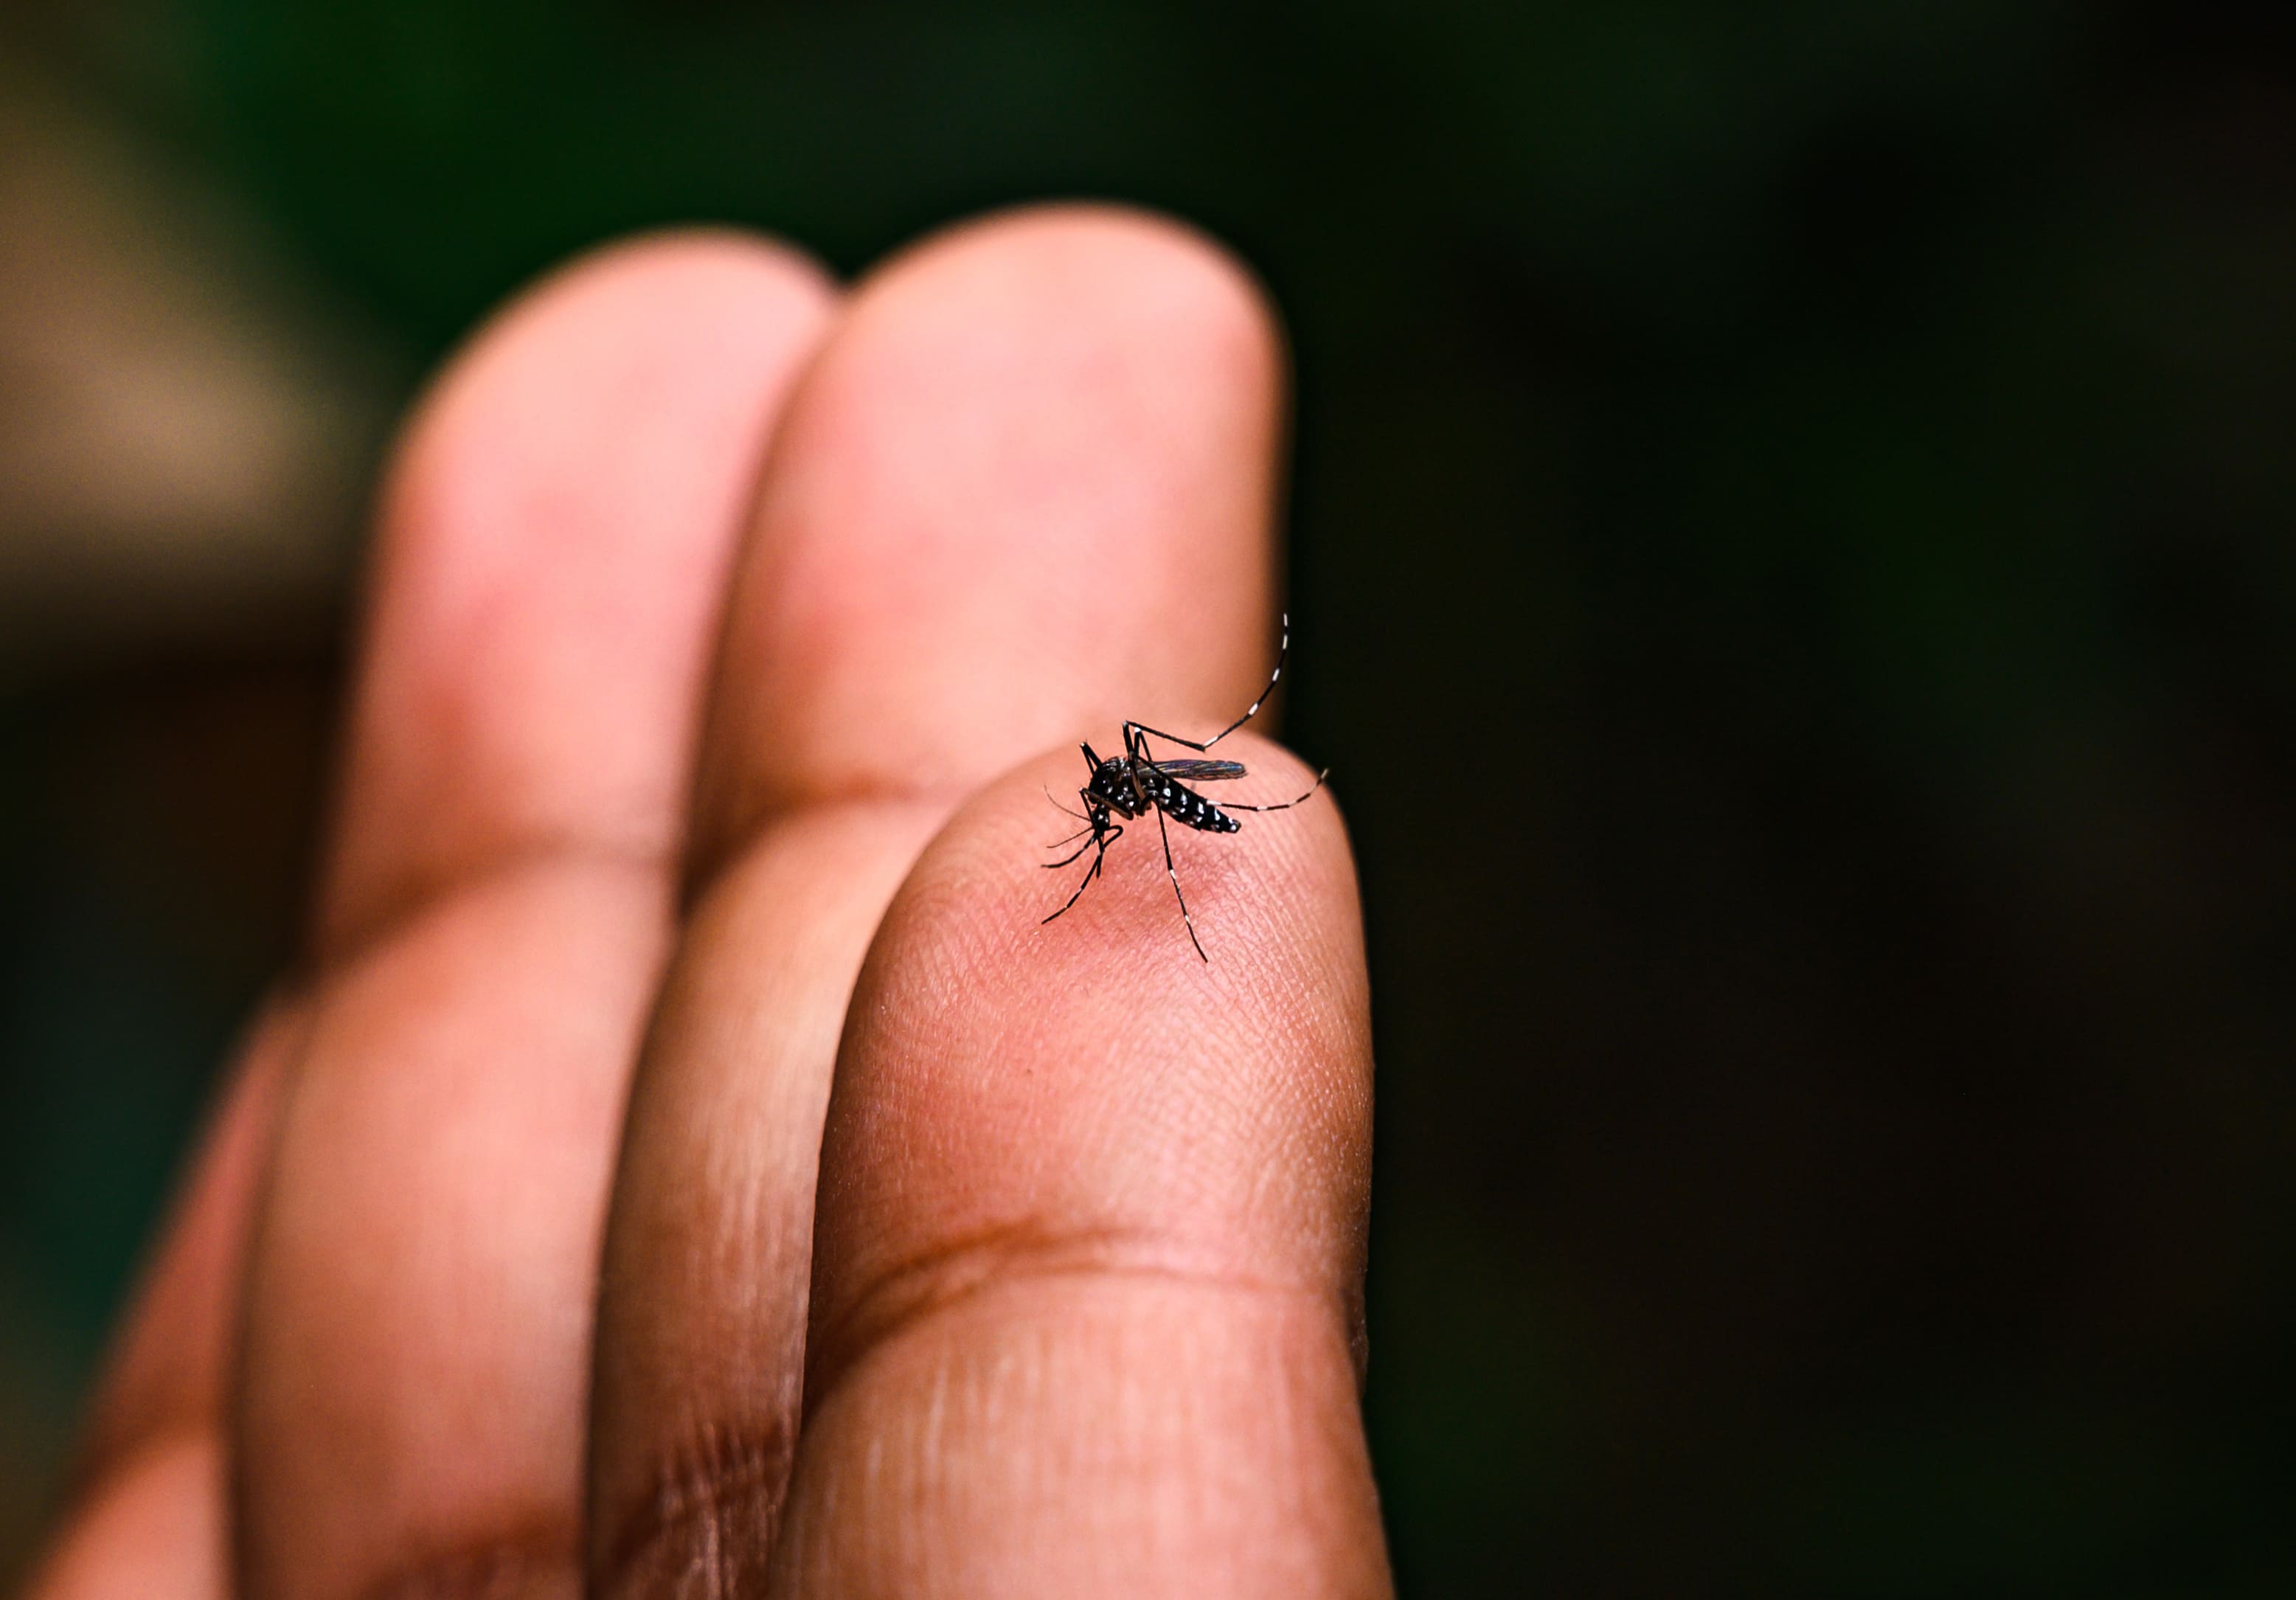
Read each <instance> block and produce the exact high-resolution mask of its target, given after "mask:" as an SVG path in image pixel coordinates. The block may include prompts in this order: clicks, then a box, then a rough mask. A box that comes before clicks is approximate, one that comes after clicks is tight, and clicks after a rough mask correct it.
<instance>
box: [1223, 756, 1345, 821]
mask: <svg viewBox="0 0 2296 1600" xmlns="http://www.w3.org/2000/svg"><path fill="white" fill-rule="evenodd" d="M1331 775H1332V769H1331V768H1330V767H1324V770H1323V771H1321V772H1319V773H1317V774H1316V781H1315V782H1314V783H1312V784H1308V792H1307V793H1305V794H1303V795H1301V796H1300V798H1299V799H1298V800H1283V801H1280V802H1279V803H1277V804H1275V805H1272V806H1245V805H1239V804H1238V803H1236V802H1235V801H1234V800H1230V801H1228V802H1227V803H1226V804H1225V805H1223V806H1222V807H1221V808H1220V809H1221V810H1223V811H1289V810H1290V809H1291V808H1292V807H1294V806H1297V805H1300V804H1301V803H1303V802H1305V801H1308V800H1313V799H1315V798H1316V790H1318V789H1321V788H1322V787H1323V786H1324V779H1325V778H1327V777H1330V776H1331Z"/></svg>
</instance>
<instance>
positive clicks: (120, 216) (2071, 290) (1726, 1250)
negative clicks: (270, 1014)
mask: <svg viewBox="0 0 2296 1600" xmlns="http://www.w3.org/2000/svg"><path fill="white" fill-rule="evenodd" d="M1074 194H1087V195H1103V196H1115V197H1122V198H1128V199H1133V200H1137V201H1144V202H1147V203H1150V204H1153V205H1156V206H1160V207H1164V208H1167V209H1171V210H1173V211H1176V212H1177V213H1179V214H1180V215H1182V216H1185V217H1190V218H1192V219H1193V220H1195V221H1197V222H1199V223H1201V225H1203V226H1206V227H1208V228H1209V229H1210V230H1211V231H1212V232H1214V233H1216V234H1218V235H1220V236H1221V237H1223V238H1224V239H1226V241H1228V242H1230V243H1231V244H1232V245H1233V246H1234V248H1235V249H1236V250H1239V251H1240V252H1241V253H1242V255H1243V256H1244V257H1246V258H1248V259H1249V260H1250V261H1251V263H1252V264H1253V265H1254V266H1255V267H1257V268H1258V270H1259V272H1260V273H1261V274H1262V275H1264V277H1265V278H1266V280H1267V283H1268V284H1269V285H1270V286H1271V289H1272V291H1273V293H1274V294H1275V297H1276V299H1278V300H1279V302H1280V304H1281V306H1282V308H1283V313H1284V315H1285V317H1286V319H1287V322H1288V324H1289V331H1290V334H1291V338H1292V341H1293V345H1294V348H1295V351H1296V358H1297V365H1298V376H1299V388H1300V399H1299V410H1298V418H1297V432H1296V440H1295V446H1294V449H1295V463H1294V466H1295V487H1294V492H1293V496H1292V503H1291V505H1290V506H1289V508H1288V512H1287V515H1288V516H1289V519H1290V521H1291V527H1292V589H1291V596H1290V598H1291V608H1292V615H1293V619H1294V622H1295V632H1294V661H1295V664H1296V677H1292V676H1291V675H1287V682H1292V683H1295V684H1296V687H1295V688H1294V689H1293V690H1292V698H1291V701H1290V705H1289V713H1288V715H1289V723H1288V727H1287V735H1288V737H1289V738H1290V740H1291V741H1292V743H1294V744H1295V745H1296V746H1297V747H1298V748H1299V749H1300V750H1301V751H1303V752H1305V753H1306V754H1307V755H1308V756H1309V757H1310V758H1311V759H1316V760H1318V761H1327V762H1329V763H1331V765H1332V766H1333V768H1334V771H1335V782H1336V783H1337V784H1339V785H1340V788H1341V794H1342V796H1343V798H1344V800H1345V802H1346V804H1347V806H1348V808H1349V816H1350V818H1351V820H1352V823H1353V825H1354V826H1355V828H1356V830H1357V847H1358V849H1359V851H1360V854H1361V858H1362V864H1363V869H1364V873H1365V892H1366V895H1367V897H1368V900H1369V906H1370V913H1371V924H1370V925H1371V937H1372V956H1373V965H1374V984H1375V1000H1376V1007H1377V1022H1378V1029H1379V1045H1380V1067H1381V1073H1382V1077H1381V1081H1380V1095H1381V1102H1380V1111H1379V1139H1380V1145H1379V1154H1378V1179H1377V1181H1378V1201H1377V1212H1376V1218H1375V1222H1374V1265H1373V1276H1372V1283H1371V1317H1372V1349H1373V1363H1372V1377H1371V1385H1370V1390H1369V1393H1368V1397H1367V1404H1368V1407H1369V1415H1370V1421H1371V1429H1372V1439H1373V1444H1374V1451H1375V1455H1376V1462H1377V1466H1378V1470H1379V1475H1380V1479H1381V1483H1382V1492H1383V1495H1384V1504H1385V1507H1386V1514H1387V1519H1388V1526H1389V1532H1390V1539H1391V1541H1392V1546H1393V1550H1394V1555H1395V1559H1396V1563H1397V1566H1398V1574H1399V1576H1400V1578H1401V1580H1402V1582H1403V1585H1404V1588H1405V1589H1406V1593H1414V1594H1423V1595H1440V1596H1513V1595H1518V1594H1527V1593H1532V1592H1538V1589H1539V1588H1544V1587H1560V1588H1563V1589H1565V1590H1566V1591H1568V1592H1576V1593H1598V1594H1599V1593H1658V1592H1668V1593H1677V1594H1684V1593H1691V1594H1696V1593H1714V1592H1723V1591H1728V1592H1736V1591H1745V1592H1762V1593H1808V1594H1820V1593H1823V1594H1828V1595H1850V1594H1861V1595H1880V1594H1902V1595H1929V1594H1941V1593H1950V1592H1963V1591H1969V1590H1972V1589H1973V1590H1981V1591H1984V1592H1996V1593H1998V1592H2030V1593H2044V1592H2048V1593H2055V1592H2071V1591H2079V1592H2098V1591H2101V1590H2107V1589H2113V1588H2128V1589H2135V1590H2152V1591H2155V1592H2178V1593H2192V1594H2202V1593H2205V1594H2217V1595H2265V1594H2289V1593H2296V1522H2292V1520H2291V1519H2290V1517H2289V1515H2288V1497H2289V1495H2290V1493H2291V1491H2292V1490H2296V1159H2292V1157H2296V29H2292V27H2291V25H2290V24H2289V22H2288V21H2285V20H2282V21H2259V20H2256V19H2253V18H2250V17H2249V16H2248V14H2247V11H2246V9H2245V8H2234V7H2231V6H2220V7H2215V6H2210V5H2209V4H2167V3H2165V0H2163V3H2159V4H2120V5H2112V4H2087V5H2077V4H2071V3H2069V0H1981V3H1980V0H1941V3H1940V0H1930V3H1924V4H1914V3H1911V0H1882V3H1880V4H1848V5H1845V4H1838V3H1836V0H1761V3H1759V4H1748V5H1743V6H1718V5H1713V4H1708V3H1707V0H1620V3H1617V4H1561V3H1555V0H1526V3H1523V4H1469V3H1466V0H1440V3H1435V0H1431V3H1429V4H1419V5H1415V6H1374V5H1369V4H1359V3H1357V0H1326V3H1325V4H1312V5H1311V4H1297V3H1295V4H1273V3H1271V4H1261V5H1252V6H1237V5H1229V4H1210V3H1209V0H1159V3H1154V4H1152V3H1150V0H1112V3H1111V4H1095V5H1076V4H1049V3H1039V4H1021V5H1013V6H1003V7H991V6H988V5H982V4H955V3H953V0H867V3H865V4H824V3H823V0H784V3H783V4H737V3H736V0H675V3H658V4H643V5H642V4H635V3H633V0H582V3H580V4H559V5H546V4H541V3H540V0H486V3H478V0H387V3H386V0H340V3H337V4H325V5H315V4H291V3H290V0H71V3H67V0H45V3H37V0H34V3H28V0H0V906H4V919H0V1584H4V1582H5V1578H6V1575H7V1574H8V1573H9V1572H10V1571H13V1570H14V1569H15V1567H16V1566H17V1564H18V1563H20V1562H21V1559H22V1557H23V1555H24V1554H25V1552H26V1550H27V1548H28V1546H29V1540H30V1538H31V1537H32V1531H33V1529H34V1527H35V1525H36V1523H37V1519H38V1518H39V1517H40V1515H41V1514H42V1507H43V1506H44V1505H45V1501H46V1497H48V1496H49V1495H50V1494H51V1493H52V1492H53V1487H54V1483H55V1474H56V1473H57V1471H58V1469H59V1465H60V1463H61V1456H62V1452H63V1450H64V1449H65V1448H66V1445H67V1438H68V1431H69V1428H70V1423H71V1418H72V1415H73V1413H74V1410H75V1408H76V1406H77V1404H78V1399H79V1397H80V1395H81V1393H82V1391H83V1387H84V1385H85V1383H86V1381H87V1379H88V1376H89V1374H90V1372H91V1370H92V1366H93V1363H94V1359H95V1357H96V1354H97V1350H98V1347H99V1342H100V1340H101V1338H102V1331H103V1329H104V1327H105V1325H106V1323H107V1320H108V1319H109V1317H111V1313H112V1311H113V1309H114V1308H115V1307H116V1305H117V1303H118V1301H119V1295H120V1293H121V1291H122V1286H123V1282H124V1278H125V1275H126V1274H127V1272H128V1271H129V1269H130V1268H131V1266H132V1264H133V1261H134V1258H135V1251H136V1250H137V1247H138V1243H139V1241H140V1240H141V1239H142V1237H143V1235H144V1233H145V1230H146V1229H147V1227H148V1226H149V1225H150V1223H151V1221H152V1217H153V1215H154V1210H155V1208H156V1207H157V1206H158V1205H159V1203H160V1199H161V1196H162V1194H164V1192H165V1190H166V1187H167V1186H168V1182H169V1180H170V1177H171V1174H172V1170H173V1168H174V1166H175V1164H176V1161H178V1159H179V1157H180V1155H181V1153H182V1152H183V1150H184V1143H185V1140H186V1138H187V1137H188V1136H189V1132H190V1130H191V1129H192V1128H193V1124H194V1120H195V1119H196V1117H197V1115H198V1114H199V1110H200V1107H201V1104H202V1096H203V1095H204V1094H205V1093H206V1091H207V1088H208V1086H209V1079H210V1074H211V1071H212V1070H213V1067H214V1064H215V1063H216V1061H217V1056H218V1054H219V1053H220V1052H221V1051H222V1050H223V1049H224V1047H225V1044H226V1041H227V1039H228V1038H229V1036H230V1034H231V1032H232V1030H233V1029H234V1026H235V1023H236V1022H237V1020H238V1019H239V1018H240V1017H241V1016H242V1014H243V1013H244V1012H245V1010H246V1008H247V1006H248V1005H249V1002H250V998H251V997H253V996H254V995H255V994H256V992H257V991H258V987H259V986H260V985H261V983H262V982H263V981H264V978H265V975H266V972H270V971H272V970H273V969H274V968H275V967H276V966H277V965H278V964H280V963H281V962H283V960H284V959H286V958H287V957H288V956H289V954H290V952H291V947H292V940H293V935H294V918H295V916H296V914H297V911H298V907H299V899H300V896H301V893H302V886H303V882H304V880H305V877H306V874H307V870H308V866H309V859H310V852H311V849H312V848H313V840H314V836H315V830H316V816H317V814H318V810H319V808H320V806H321V804H322V801H323V797H324V769H325V762H326V759H327V756H328V753H329V750H330V747H331V740H332V736H333V731H334V723H333V720H332V717H333V713H332V703H333V699H334V696H335V693H336V691H337V690H338V688H339V686H340V680H341V677H342V672H343V666H344V659H345V650H346V632H347V628H348V619H349V617H350V611H349V606H350V596H351V593H352V585H353V582H354V580H355V575H356V570H357V550H358V543H359V521H360V517H361V513H362V507H363V496H365V492H366V487H367V484H368V481H369V479H370V477H371V474H372V472H373V468H374V464H375V462H376V459H377V455H378V453H379V451H380V450H381V447H382V445H383V443H384V441H385V439H387V437H388V430H389V426H390V420H391V418H392V416H393V414H394V413H395V412H396V411H397V410H398V407H400V406H402V405H403V404H404V403H405V401H406V398H407V397H408V396H409V394H410V393H411V391H412V389H413V386H414V384H415V383H416V382H418V381H419V378H420V376H421V374H422V372H423V370H424V369H425V367H426V366H427V365H429V364H430V363H431V362H433V361H435V360H436V359H437V358H438V357H439V355H440V354H441V353H442V352H443V351H444V350H446V349H447V348H448V347H449V346H450V344H451V343H452V342H453V341H454V340H455V338H456V337H457V335H458V334H459V333H461V332H463V331H465V330H467V329H468V328H469V327H470V326H471V324H472V322H473V320H474V319H475V318H477V317H479V316H481V315H482V314H483V313H484V312H485V311H486V309H487V308H488V306H489V305H490V304H492V303H493V302H495V301H496V299H498V298H499V297H501V296H502V295H504V293H505V292H507V291H509V290H511V289H512V287H513V286H514V285H516V284H517V283H520V282H521V280H522V279H524V278H525V277H527V276H528V275H530V274H532V273H534V272H535V271H537V269H539V268H541V267H544V266H545V265H546V264H548V263H550V262H551V261H553V259H554V258H558V257H560V256H561V255H562V254H564V253H565V252H567V251H570V250H576V249H578V248H580V247H582V246H584V245H586V244H588V243H591V242H595V241H598V240H601V239H603V238H605V237H609V236H611V235H613V234H617V233H619V232H622V231H625V230H628V229H631V228H635V227H641V226H648V225H652V224H656V223H661V222H668V221H677V220H685V219H693V218H709V219H721V220H728V221H733V222H737V223H742V224H746V225H751V226H760V227H766V228H770V229H773V230H775V231H778V232H781V233H783V234H787V235H789V236H791V237H792V238H794V239H796V240H798V241H799V242H803V243H805V244H807V245H808V246H810V247H811V248H812V249H814V250H816V251H818V252H820V253H821V254H822V255H823V256H824V257H825V258H827V259H829V260H830V261H832V263H834V264H835V265H836V266H837V267H839V268H840V270H843V271H847V272H851V271H855V270H857V269H859V268H861V267H864V266H865V265H866V264H867V263H868V262H869V261H870V260H872V259H873V258H875V257H877V256H878V255H880V254H881V253H882V252H883V251H885V250H888V249H890V248H891V247H893V246H896V245H898V244H899V243H900V242H903V241H905V240H906V239H908V238H910V237H912V236H913V235H914V234H916V233H918V232H919V231H921V230H922V229H926V228H929V227H931V226H934V225H935V224H937V223H939V222H942V221H945V220H947V219H951V218H954V217H959V216H962V215H964V214H966V213H968V212H971V211H973V210H975V209H980V208H982V207H985V206H990V205H995V204H997V203H1001V202H1005V201H1013V200H1020V199H1027V198H1034V197H1041V196H1048V195H1074ZM1122 598H1123V597H1122V596H1121V595H1110V596H1109V597H1108V603H1109V604H1110V605H1111V606H1114V605H1118V604H1120V603H1122ZM1237 687H1238V690H1239V692H1240V693H1241V692H1248V691H1249V690H1250V689H1251V687H1252V685H1243V684H1240V685H1237Z"/></svg>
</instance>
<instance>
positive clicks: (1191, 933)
mask: <svg viewBox="0 0 2296 1600" xmlns="http://www.w3.org/2000/svg"><path fill="white" fill-rule="evenodd" d="M1156 832H1157V833H1160V834H1161V835H1162V836H1163V840H1164V875H1165V876H1166V877H1168V878H1169V879H1171V880H1172V895H1173V898H1175V899H1177V900H1178V901H1179V902H1180V920H1181V921H1182V922H1184V923H1187V924H1188V942H1189V943H1190V944H1192V945H1193V946H1195V947H1196V959H1198V960H1199V961H1201V962H1202V963H1203V964H1205V965H1206V966H1210V964H1211V959H1212V958H1211V957H1210V956H1207V955H1205V954H1204V941H1203V940H1202V939H1198V938H1197V937H1196V919H1195V918H1194V917H1193V916H1190V915H1188V897H1187V896H1186V895H1184V894H1182V893H1181V892H1180V874H1178V873H1177V872H1174V871H1173V870H1172V831H1171V830H1170V829H1169V828H1168V827H1166V826H1165V825H1164V808H1162V807H1161V806H1159V807H1158V808H1156Z"/></svg>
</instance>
